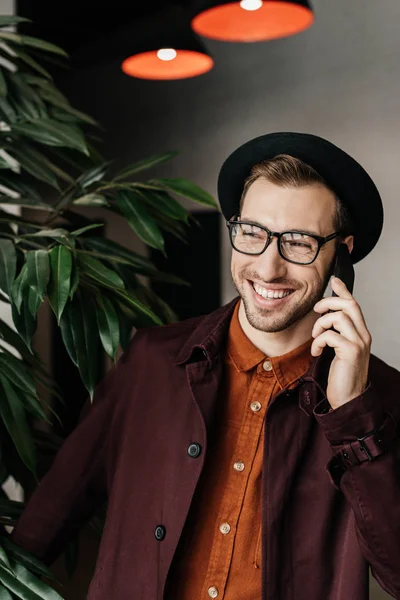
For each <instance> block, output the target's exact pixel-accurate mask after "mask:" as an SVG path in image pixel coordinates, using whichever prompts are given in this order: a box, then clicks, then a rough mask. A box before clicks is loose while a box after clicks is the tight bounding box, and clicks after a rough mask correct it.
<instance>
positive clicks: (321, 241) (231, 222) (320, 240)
mask: <svg viewBox="0 0 400 600" xmlns="http://www.w3.org/2000/svg"><path fill="white" fill-rule="evenodd" d="M233 225H253V226H254V227H258V228H259V229H262V230H263V231H265V232H266V233H267V236H268V237H267V241H266V243H265V246H264V248H263V249H262V250H261V252H243V250H238V249H237V248H236V247H235V245H234V243H233V240H232V229H233ZM226 226H227V227H228V229H229V240H230V242H231V246H232V248H233V249H234V250H236V252H240V253H241V254H247V255H248V256H259V255H260V254H263V252H265V251H266V249H267V248H268V246H269V244H270V242H271V238H273V237H276V238H277V240H278V242H277V244H278V252H279V255H280V256H281V257H282V258H283V259H284V260H287V261H288V262H291V263H293V264H295V265H311V264H312V263H313V262H314V261H315V260H316V259H317V257H318V254H319V252H320V250H321V248H322V246H324V245H325V244H326V243H327V242H330V241H331V240H333V239H334V238H335V237H337V236H338V235H341V233H342V232H341V231H335V233H331V234H330V235H328V236H326V237H322V236H320V235H314V234H310V233H307V231H300V230H299V229H288V230H287V231H281V232H279V231H270V230H269V229H267V228H266V227H264V226H263V225H260V224H259V223H254V222H253V221H239V220H236V219H229V220H228V221H226ZM285 233H301V234H303V235H307V236H308V237H312V238H314V239H315V240H316V241H317V243H318V250H317V253H316V255H315V257H314V258H313V259H312V260H310V262H307V263H300V262H297V261H295V260H291V259H290V258H287V257H286V256H284V254H283V253H282V249H281V237H282V236H283V235H285Z"/></svg>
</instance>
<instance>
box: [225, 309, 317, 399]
mask: <svg viewBox="0 0 400 600" xmlns="http://www.w3.org/2000/svg"><path fill="white" fill-rule="evenodd" d="M239 305H240V300H239V301H238V302H237V304H236V306H235V309H234V311H233V314H232V319H231V322H230V326H229V331H228V342H227V352H228V355H229V357H230V358H231V360H232V362H233V364H234V365H235V367H236V369H237V370H238V371H250V370H251V369H253V368H254V367H256V366H258V365H259V364H260V363H262V362H264V361H265V360H266V359H268V360H269V362H270V363H271V364H272V371H270V372H268V373H269V374H270V375H275V377H276V379H277V380H278V382H279V385H280V386H281V388H282V389H285V388H287V387H289V386H290V385H291V384H292V383H294V382H295V381H296V380H297V379H299V378H300V377H301V376H302V375H304V373H305V372H306V371H307V369H308V368H309V367H310V365H311V363H312V361H313V359H314V357H313V356H312V355H311V352H310V350H311V345H312V343H313V341H314V340H313V338H312V337H310V338H309V339H308V340H307V341H306V342H305V343H304V344H302V345H301V346H299V347H298V348H295V349H294V350H291V351H290V352H287V353H286V354H283V355H282V356H273V357H271V358H270V357H268V356H267V355H266V354H265V353H264V352H263V351H262V350H260V349H259V348H257V347H256V346H255V345H254V344H253V343H252V342H251V341H250V340H249V338H248V337H247V335H246V334H245V333H244V331H243V329H242V327H241V325H240V322H239ZM259 372H263V371H262V369H261V370H260V369H259ZM264 373H265V372H264Z"/></svg>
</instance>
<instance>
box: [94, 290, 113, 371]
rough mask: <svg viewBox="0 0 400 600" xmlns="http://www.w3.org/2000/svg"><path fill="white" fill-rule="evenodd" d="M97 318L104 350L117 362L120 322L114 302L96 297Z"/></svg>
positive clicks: (102, 297)
mask: <svg viewBox="0 0 400 600" xmlns="http://www.w3.org/2000/svg"><path fill="white" fill-rule="evenodd" d="M96 316H97V324H98V327H99V334H100V339H101V343H102V344H103V348H104V350H105V351H106V352H107V354H108V356H110V357H111V358H112V359H113V361H114V362H115V360H116V354H117V350H118V346H119V321H118V315H117V312H116V310H115V308H114V305H113V303H112V301H111V300H110V299H109V298H107V296H105V295H103V296H101V295H100V294H97V295H96Z"/></svg>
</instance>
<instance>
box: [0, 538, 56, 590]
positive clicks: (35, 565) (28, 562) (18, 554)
mask: <svg viewBox="0 0 400 600" xmlns="http://www.w3.org/2000/svg"><path fill="white" fill-rule="evenodd" d="M1 543H2V544H3V546H4V547H5V548H6V550H7V552H8V554H9V556H10V557H11V558H12V559H13V560H15V561H19V562H21V563H22V564H23V565H24V566H25V567H26V568H27V569H29V570H30V571H32V572H33V573H36V574H37V575H40V576H43V577H47V579H49V580H51V581H57V579H56V577H55V576H54V574H53V573H52V571H50V569H48V568H47V567H46V566H45V565H44V564H43V563H42V562H41V561H40V560H38V559H37V558H36V557H35V556H34V555H33V554H31V553H30V552H27V551H26V550H24V549H23V548H22V547H21V546H18V545H17V544H14V543H13V542H12V541H11V540H10V539H8V538H6V537H4V538H1ZM0 597H1V596H0Z"/></svg>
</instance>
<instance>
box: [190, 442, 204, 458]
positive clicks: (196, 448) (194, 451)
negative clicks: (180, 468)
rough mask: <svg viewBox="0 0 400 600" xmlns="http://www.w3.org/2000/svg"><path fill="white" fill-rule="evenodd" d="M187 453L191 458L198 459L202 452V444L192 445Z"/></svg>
mask: <svg viewBox="0 0 400 600" xmlns="http://www.w3.org/2000/svg"><path fill="white" fill-rule="evenodd" d="M187 452H188V454H189V456H190V458H197V457H198V456H199V455H200V452H201V446H200V444H190V446H189V448H188V449H187Z"/></svg>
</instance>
